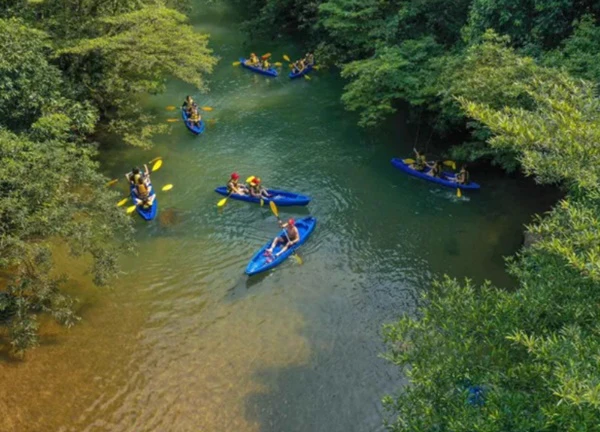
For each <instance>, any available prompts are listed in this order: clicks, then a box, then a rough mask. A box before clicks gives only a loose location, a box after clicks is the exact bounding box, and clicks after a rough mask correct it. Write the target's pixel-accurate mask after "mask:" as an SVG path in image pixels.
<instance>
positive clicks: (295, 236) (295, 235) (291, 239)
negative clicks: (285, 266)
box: [266, 218, 300, 257]
mask: <svg viewBox="0 0 600 432" xmlns="http://www.w3.org/2000/svg"><path fill="white" fill-rule="evenodd" d="M279 226H280V227H281V228H284V229H285V233H284V234H283V235H282V236H277V237H275V239H273V243H271V247H270V248H269V249H267V251H266V252H267V253H268V254H272V253H273V249H275V246H277V245H278V244H279V243H283V247H282V248H281V250H280V251H279V252H277V254H275V256H276V257H278V256H279V255H281V254H282V253H284V252H285V251H286V250H288V249H289V248H290V247H292V246H293V245H295V244H296V243H298V242H299V241H300V232H299V231H298V228H296V221H295V220H294V219H292V218H290V219H289V220H288V221H287V223H283V222H281V221H279Z"/></svg>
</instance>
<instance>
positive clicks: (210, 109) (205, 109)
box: [200, 106, 213, 112]
mask: <svg viewBox="0 0 600 432" xmlns="http://www.w3.org/2000/svg"><path fill="white" fill-rule="evenodd" d="M200 109H201V110H202V111H209V112H210V111H212V110H213V108H212V107H209V106H203V107H200Z"/></svg>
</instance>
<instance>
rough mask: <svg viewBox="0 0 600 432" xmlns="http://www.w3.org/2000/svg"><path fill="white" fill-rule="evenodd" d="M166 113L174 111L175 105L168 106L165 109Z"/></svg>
mask: <svg viewBox="0 0 600 432" xmlns="http://www.w3.org/2000/svg"><path fill="white" fill-rule="evenodd" d="M165 109H166V110H167V111H175V105H169V106H168V107H166V108H165Z"/></svg>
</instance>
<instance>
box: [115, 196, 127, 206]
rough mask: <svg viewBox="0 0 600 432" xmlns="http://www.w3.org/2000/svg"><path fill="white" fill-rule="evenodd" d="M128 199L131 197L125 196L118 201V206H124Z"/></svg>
mask: <svg viewBox="0 0 600 432" xmlns="http://www.w3.org/2000/svg"><path fill="white" fill-rule="evenodd" d="M127 201H129V198H123V199H122V200H121V201H119V202H118V203H117V207H123V206H124V205H125V204H127Z"/></svg>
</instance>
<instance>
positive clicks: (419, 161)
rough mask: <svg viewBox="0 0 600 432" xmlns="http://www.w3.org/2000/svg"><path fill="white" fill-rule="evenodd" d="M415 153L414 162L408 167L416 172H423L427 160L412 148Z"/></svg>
mask: <svg viewBox="0 0 600 432" xmlns="http://www.w3.org/2000/svg"><path fill="white" fill-rule="evenodd" d="M413 151H414V152H415V161H414V163H412V164H411V165H410V167H411V168H412V169H414V170H416V171H423V170H424V169H425V167H426V166H427V158H426V157H425V155H424V154H423V155H422V154H421V153H419V152H418V151H417V149H416V148H413Z"/></svg>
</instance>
